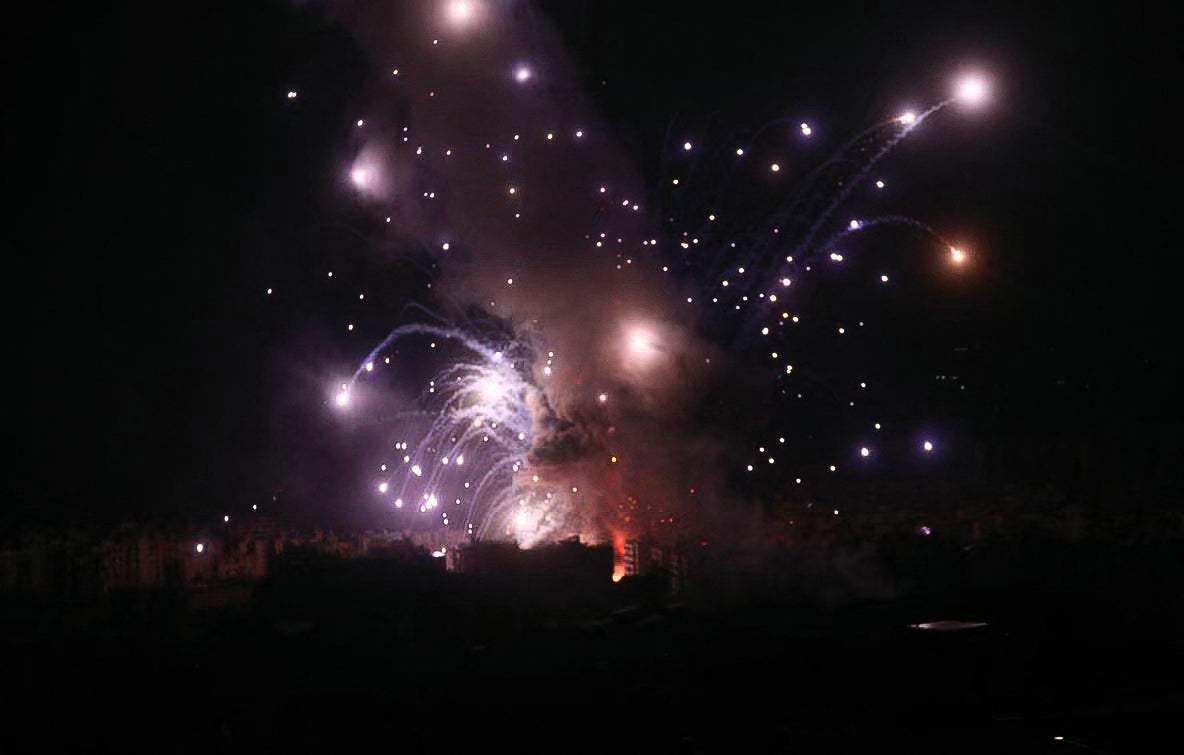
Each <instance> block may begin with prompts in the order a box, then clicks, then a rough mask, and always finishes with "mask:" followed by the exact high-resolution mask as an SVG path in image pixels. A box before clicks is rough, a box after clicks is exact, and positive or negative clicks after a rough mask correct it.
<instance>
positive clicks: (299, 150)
mask: <svg viewBox="0 0 1184 755" xmlns="http://www.w3.org/2000/svg"><path fill="white" fill-rule="evenodd" d="M1037 5H1039V6H1040V7H1036V6H1037ZM166 6H167V4H159V3H157V4H146V3H145V4H127V5H123V6H121V7H120V8H117V9H112V10H109V11H106V12H102V13H101V12H100V11H99V10H98V9H95V8H89V9H86V10H82V11H69V12H67V11H64V10H63V11H61V12H60V13H58V14H56V15H55V14H46V15H42V16H41V17H40V18H36V19H26V20H21V21H19V22H14V23H12V24H10V25H9V26H10V28H9V30H8V34H9V35H11V36H12V37H13V39H12V40H11V41H10V42H9V43H8V44H6V49H7V55H6V61H5V63H6V69H7V71H8V76H9V78H10V79H11V80H12V86H10V87H9V88H8V91H7V92H6V95H5V103H6V106H5V111H6V118H5V120H6V127H7V128H8V130H9V131H10V136H9V138H8V139H7V140H6V141H7V147H8V150H9V152H10V155H9V159H8V160H7V161H6V162H7V163H8V165H9V167H10V168H15V169H14V170H10V171H9V172H8V181H7V183H8V185H9V187H10V191H9V199H8V200H7V201H8V206H9V211H10V212H9V218H8V222H7V223H6V224H5V225H6V235H7V236H8V237H9V242H8V243H7V244H6V245H5V246H6V249H7V252H8V254H7V256H8V260H9V268H8V274H7V280H8V282H9V294H8V296H7V297H6V315H7V316H6V321H7V323H8V328H9V332H10V333H11V335H12V340H13V341H14V343H13V347H14V348H11V349H10V353H11V354H12V358H11V359H10V360H8V364H9V365H10V372H11V374H10V379H9V384H10V388H9V391H10V401H11V403H12V405H13V407H14V408H13V411H11V412H10V413H9V415H8V416H9V418H10V419H9V426H10V431H9V443H8V444H7V445H8V447H9V448H10V449H11V450H10V451H9V453H10V454H11V455H12V456H13V458H12V459H11V462H10V467H11V469H12V472H11V473H10V475H9V479H10V493H9V494H8V495H7V496H6V499H7V503H6V504H5V506H6V515H11V516H13V517H16V518H27V517H33V518H44V519H50V520H53V519H66V520H70V521H84V520H88V519H99V520H102V519H110V518H114V517H120V516H132V515H140V516H142V515H144V514H145V513H146V512H152V513H169V512H171V513H178V512H180V513H186V514H189V513H195V512H207V511H219V510H222V509H223V508H224V507H225V505H226V502H227V501H233V502H241V501H245V500H253V499H255V498H259V497H265V496H268V495H270V494H271V493H272V492H273V491H274V490H275V489H276V486H277V479H276V478H277V473H276V470H279V469H283V468H285V465H291V464H293V463H303V464H307V463H310V460H316V459H325V460H331V459H332V458H333V454H334V453H335V451H334V444H335V440H334V438H333V436H332V430H331V428H327V427H322V426H320V425H318V420H317V419H315V412H302V411H301V410H300V407H299V406H298V404H299V401H300V398H299V392H298V391H295V390H294V387H295V386H299V385H302V384H303V383H301V381H306V383H307V385H308V387H309V389H310V391H312V390H314V386H315V384H316V383H315V381H316V380H317V379H319V377H318V376H316V375H312V374H309V375H302V374H300V367H301V364H302V363H301V362H300V361H299V359H298V357H297V356H296V355H295V354H294V353H293V349H294V344H296V343H297V342H298V341H300V339H303V338H306V337H307V334H308V333H310V332H312V333H313V336H312V337H313V338H317V337H318V336H317V334H316V329H317V327H318V326H317V324H316V323H317V322H318V318H317V311H318V307H322V306H330V305H331V302H318V301H306V302H301V303H300V304H299V305H298V306H297V305H292V306H290V307H289V308H287V309H284V310H282V311H281V312H279V313H277V312H275V311H274V308H272V309H267V310H265V309H264V307H263V302H262V300H261V298H260V296H259V291H260V288H261V287H263V286H265V285H267V284H266V283H264V281H267V280H280V281H283V277H282V276H283V275H291V274H294V273H290V272H284V271H291V270H298V269H300V267H301V266H300V260H301V259H303V258H305V257H307V258H310V259H311V257H312V255H317V254H320V253H321V252H323V250H324V249H325V248H327V247H333V248H338V249H340V250H341V251H342V257H343V258H345V257H346V256H347V252H348V247H349V245H350V244H351V243H354V242H351V238H350V235H349V234H348V233H346V232H345V231H342V230H340V228H344V227H348V226H349V223H350V222H353V221H355V220H357V219H356V218H353V217H351V216H350V213H351V212H355V210H354V209H353V208H351V207H350V205H349V203H348V202H346V201H345V198H343V197H342V196H340V195H336V194H335V193H334V192H333V190H331V189H327V188H326V187H327V186H330V185H331V184H332V181H331V180H329V178H328V177H329V176H331V175H333V174H334V172H335V171H336V170H337V166H338V165H339V164H340V163H341V161H342V159H344V156H345V155H348V154H349V152H350V150H351V148H352V147H353V146H354V145H353V144H352V142H351V141H350V140H351V132H350V120H351V116H352V115H353V113H355V112H357V110H358V109H359V108H360V107H361V105H362V104H363V103H364V102H365V99H366V97H367V88H368V86H370V85H371V84H372V82H370V81H369V79H368V76H369V75H370V74H369V73H368V71H369V67H368V63H367V61H366V60H365V58H364V54H363V53H362V52H361V51H360V49H358V48H357V47H356V46H355V44H354V42H353V41H352V40H351V39H350V38H349V37H348V35H346V34H345V33H344V32H341V31H338V30H334V29H332V28H329V27H328V26H327V25H325V24H324V23H323V22H321V21H319V20H318V19H317V17H316V13H315V12H313V11H312V10H310V9H308V8H304V9H300V8H298V7H296V6H291V5H288V4H285V3H279V2H265V3H241V2H235V3H218V2H213V3H203V4H200V5H195V6H191V7H189V6H187V7H184V9H183V10H177V8H175V7H172V6H167V7H166ZM769 6H772V7H769ZM868 6H870V7H868ZM533 12H534V14H535V15H536V17H537V18H538V19H540V20H542V19H550V20H551V21H552V22H554V23H556V24H557V25H558V27H559V30H560V32H561V34H562V35H563V36H564V38H565V39H567V40H568V41H569V43H570V45H571V47H572V48H573V52H574V56H575V58H576V59H577V61H578V62H579V64H580V65H581V66H582V69H583V72H584V74H585V77H586V80H587V84H588V87H589V89H590V90H592V91H593V95H594V97H595V99H596V101H597V102H598V103H599V104H600V106H601V107H602V109H603V111H604V112H605V114H606V115H607V117H608V118H609V120H610V122H611V123H612V124H613V125H614V126H615V127H616V128H617V129H619V131H620V136H621V138H622V139H623V140H624V141H626V143H628V144H629V145H630V148H631V149H632V150H633V151H634V152H635V153H636V155H637V159H638V161H639V163H640V164H641V165H642V166H643V168H644V170H645V174H646V176H647V177H648V178H650V179H653V178H654V177H655V176H656V174H657V171H658V170H659V167H660V166H659V164H658V157H657V156H658V154H659V152H660V147H661V146H662V143H663V138H664V134H665V133H666V131H667V128H668V127H670V126H671V124H672V123H674V124H675V126H674V129H675V130H678V129H691V130H694V129H698V128H706V127H708V126H709V125H712V124H724V125H725V126H733V125H734V126H736V127H742V126H747V127H751V126H753V125H754V124H760V123H763V122H765V121H767V120H770V119H773V118H780V117H795V118H796V117H808V118H809V119H810V120H811V121H814V122H818V123H822V124H826V127H827V128H830V129H834V130H837V131H840V132H844V133H846V132H851V131H854V130H856V129H857V128H858V127H860V126H862V125H863V124H866V123H868V122H869V121H871V120H872V119H874V118H876V117H879V116H881V115H882V114H883V113H885V112H892V111H894V110H895V109H896V108H897V107H898V105H899V103H900V102H902V101H903V100H905V99H908V100H910V101H913V102H921V101H924V100H927V99H931V98H932V97H933V95H934V93H935V92H940V91H942V90H943V88H944V87H945V86H946V81H947V79H948V76H949V71H950V70H952V69H953V68H954V67H956V66H958V65H960V64H964V63H967V62H970V63H979V64H982V65H983V66H985V67H988V68H990V69H991V70H992V71H994V72H995V73H996V75H997V76H998V77H999V81H1000V87H999V89H1000V91H999V99H1000V101H999V102H998V103H997V104H996V105H993V106H992V107H991V108H990V110H989V111H988V112H986V113H983V114H981V116H976V117H974V118H953V119H950V122H949V123H947V124H946V125H943V128H942V137H941V138H940V139H938V138H934V139H928V140H918V143H913V144H909V145H908V146H907V148H906V149H905V150H904V151H903V152H902V155H901V156H900V157H898V158H897V159H895V160H894V162H893V166H892V168H891V169H892V170H893V171H896V172H898V173H899V174H900V175H901V176H902V180H901V183H907V186H908V189H907V192H908V194H907V195H906V196H904V197H903V198H902V204H903V205H905V206H906V207H907V208H908V209H909V210H914V211H915V214H918V215H920V216H922V217H924V218H925V219H926V220H927V221H928V222H931V223H932V224H934V225H935V226H941V227H944V228H965V229H967V230H968V232H972V233H973V237H974V238H975V239H976V240H979V243H981V245H982V247H984V248H985V249H986V250H987V251H986V252H985V253H984V261H985V262H987V263H989V264H988V265H986V266H985V268H984V269H983V270H982V272H981V277H980V278H979V283H980V284H981V285H980V286H979V287H978V288H977V290H975V291H974V292H972V293H970V294H967V293H966V292H965V291H961V292H959V291H950V290H944V289H940V288H938V289H935V290H932V291H928V292H927V293H928V294H929V296H928V300H929V302H930V303H929V304H928V305H926V307H927V308H924V309H922V310H919V311H913V312H912V313H911V314H910V313H909V312H903V311H902V312H901V313H900V317H901V318H902V322H909V323H924V322H934V321H935V320H936V321H937V322H938V324H937V325H936V326H935V328H934V331H935V333H936V335H935V336H934V338H936V339H937V340H936V342H937V343H939V344H942V346H943V347H944V346H948V345H949V344H950V343H953V342H954V341H956V340H958V339H964V340H967V341H968V342H969V343H970V344H971V345H973V346H975V348H976V352H975V353H976V356H975V360H976V365H977V366H976V369H977V370H978V371H979V374H978V378H979V380H980V385H981V386H982V392H981V393H976V403H977V404H979V410H982V411H985V409H983V407H988V406H989V407H991V410H992V412H993V414H992V416H993V417H995V418H996V421H998V417H1003V418H1004V420H1005V421H1003V426H1006V427H1008V428H1013V427H1024V428H1027V429H1026V430H1025V431H1024V432H1035V433H1038V434H1039V433H1048V434H1049V435H1050V436H1051V435H1059V434H1061V433H1062V432H1063V430H1064V428H1065V427H1073V428H1080V427H1088V428H1093V429H1092V430H1091V432H1098V433H1100V434H1101V435H1103V436H1105V437H1107V438H1109V439H1111V440H1112V441H1113V443H1111V444H1110V445H1109V446H1107V448H1117V449H1123V448H1125V449H1126V452H1125V453H1126V455H1125V456H1124V455H1122V453H1118V452H1117V451H1116V452H1115V453H1116V454H1117V455H1116V456H1115V457H1114V464H1115V465H1116V466H1122V465H1127V464H1129V463H1130V461H1131V459H1132V458H1137V457H1139V456H1142V455H1143V450H1142V448H1141V444H1142V443H1144V442H1147V443H1149V444H1150V445H1151V446H1153V447H1154V448H1153V449H1152V451H1153V452H1156V451H1154V449H1159V451H1162V443H1163V440H1162V439H1164V438H1171V437H1172V436H1173V434H1174V433H1175V431H1176V429H1177V428H1179V425H1180V419H1179V414H1178V411H1177V402H1176V401H1175V400H1174V397H1173V396H1172V394H1173V392H1174V391H1175V390H1176V386H1177V382H1176V381H1177V378H1178V376H1179V356H1178V353H1177V348H1176V347H1175V342H1176V341H1177V340H1178V338H1179V336H1178V334H1177V333H1176V331H1177V330H1178V325H1179V324H1180V317H1179V315H1178V303H1177V297H1176V296H1175V292H1176V289H1177V286H1178V284H1177V282H1176V280H1175V279H1174V277H1173V274H1172V272H1173V270H1174V268H1175V267H1176V266H1175V265H1174V264H1173V262H1174V257H1175V256H1176V255H1175V252H1176V250H1175V247H1176V243H1175V234H1174V233H1173V230H1174V223H1173V222H1172V221H1173V219H1174V216H1173V210H1174V207H1173V204H1174V202H1173V198H1174V197H1175V196H1176V194H1177V193H1178V192H1177V191H1176V190H1175V189H1174V187H1173V185H1172V184H1173V182H1174V180H1175V176H1176V175H1177V173H1176V170H1175V163H1176V162H1178V160H1177V149H1176V141H1177V139H1176V136H1175V132H1176V131H1177V130H1178V125H1177V124H1178V118H1177V117H1175V116H1173V115H1172V114H1170V110H1171V106H1172V105H1173V100H1178V95H1177V90H1178V88H1179V87H1178V84H1177V83H1176V82H1175V76H1176V70H1175V69H1176V66H1174V65H1173V63H1174V62H1175V60H1174V58H1175V57H1176V54H1175V51H1176V49H1177V48H1176V45H1175V40H1174V39H1173V33H1172V32H1173V30H1174V29H1177V28H1178V25H1176V24H1174V23H1171V22H1169V20H1168V18H1167V17H1166V15H1158V16H1157V15H1154V14H1152V13H1151V12H1149V11H1145V10H1140V9H1138V8H1136V7H1132V6H1130V5H1127V4H1124V5H1119V4H1108V5H1106V6H1105V7H1103V8H1101V9H1099V10H1086V5H1083V4H1080V3H1067V2H1066V3H1058V4H1047V5H1046V4H1035V3H1028V4H1024V5H1021V6H1019V9H1017V10H1000V9H999V8H998V7H997V5H996V4H993V3H992V4H987V3H958V2H952V3H951V2H943V3H932V4H929V5H928V6H925V5H904V4H900V3H892V4H880V5H875V4H864V3H821V2H819V3H809V4H805V3H800V4H799V3H794V4H767V3H727V4H715V5H708V4H695V3H685V2H684V3H670V4H666V3H637V2H545V3H542V4H540V5H538V6H536V8H535V10H534V11H533ZM293 80H298V81H300V82H301V86H302V88H304V89H307V90H316V91H318V93H319V95H320V96H318V97H317V98H316V99H315V100H312V99H311V98H310V101H309V102H308V103H307V104H306V105H305V108H306V109H305V110H304V112H303V113H302V115H303V117H302V119H301V120H300V121H299V122H298V125H294V123H293V119H291V118H288V117H286V116H287V113H286V111H285V110H284V104H285V103H284V102H283V100H282V92H284V91H286V89H287V88H288V86H289V83H290V82H291V81H293ZM602 82H603V83H602ZM905 176H907V181H906V180H905V178H904V177H905ZM334 218H340V219H341V222H340V223H339V224H337V223H335V222H334ZM339 226H340V228H339ZM955 295H956V296H959V297H962V299H961V300H962V305H960V306H956V307H955V306H953V305H949V306H947V305H948V304H949V302H948V299H949V297H951V296H955ZM965 296H971V297H973V298H972V301H973V303H974V306H973V307H968V306H966V300H965ZM943 312H945V313H947V314H948V315H949V316H948V317H942V313H943ZM935 315H937V316H936V317H935ZM909 318H912V319H909ZM320 338H321V340H322V341H324V342H326V343H327V342H328V339H326V338H324V337H323V336H320ZM302 342H304V343H306V341H302ZM319 342H321V341H318V343H319ZM326 348H329V347H326ZM892 348H895V347H894V346H893V347H892ZM889 350H890V351H891V350H892V349H891V348H890V349H889ZM323 356H324V358H325V360H326V361H328V362H337V363H341V364H347V363H349V362H350V361H352V360H353V359H355V358H356V357H357V356H358V355H356V354H350V353H325V354H324V355H323ZM305 366H306V365H305ZM294 376H295V377H294ZM1057 380H1063V381H1065V384H1064V386H1058V385H1057V384H1056V382H1055V381H1057ZM279 385H283V386H285V388H284V389H283V390H278V389H277V386H279ZM1086 386H1088V388H1087V387H1086ZM984 397H985V398H984ZM979 399H981V400H979ZM988 399H989V400H988ZM293 402H296V403H295V404H293ZM973 408H974V407H971V409H968V410H967V411H968V412H969V413H970V414H972V415H973V414H974V411H972V410H973ZM959 411H961V410H959ZM294 416H299V417H303V419H299V420H294V419H292V418H293V417H294ZM310 417H312V418H310ZM971 424H974V422H973V421H972V423H971ZM980 424H982V423H980ZM982 426H984V427H985V426H987V425H982ZM991 426H992V427H995V426H996V425H991ZM1097 428H1102V429H1101V430H1097ZM293 435H310V436H313V437H317V438H319V439H320V441H318V442H320V443H323V445H324V448H321V447H320V446H318V445H317V443H313V442H310V443H307V444H303V445H301V446H300V449H299V454H300V455H301V456H300V458H299V459H296V458H294V457H293V456H292V454H294V453H296V451H294V450H293V448H292V446H291V444H288V443H284V442H282V441H279V442H277V439H283V438H290V437H291V436H293ZM1157 439H1159V440H1157Z"/></svg>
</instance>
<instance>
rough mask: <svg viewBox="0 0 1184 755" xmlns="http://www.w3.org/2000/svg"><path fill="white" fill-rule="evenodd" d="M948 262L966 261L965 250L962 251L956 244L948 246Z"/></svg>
mask: <svg viewBox="0 0 1184 755" xmlns="http://www.w3.org/2000/svg"><path fill="white" fill-rule="evenodd" d="M950 262H953V263H954V264H955V265H961V264H963V263H965V262H966V252H964V251H962V250H961V249H959V248H958V247H956V246H951V247H950Z"/></svg>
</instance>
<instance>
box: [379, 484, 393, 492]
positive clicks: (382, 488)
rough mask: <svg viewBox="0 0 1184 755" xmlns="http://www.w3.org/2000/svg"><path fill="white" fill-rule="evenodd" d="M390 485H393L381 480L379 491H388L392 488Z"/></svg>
mask: <svg viewBox="0 0 1184 755" xmlns="http://www.w3.org/2000/svg"><path fill="white" fill-rule="evenodd" d="M390 487H391V486H390V485H389V484H387V483H385V482H380V483H378V492H379V493H385V492H386V491H388V490H390Z"/></svg>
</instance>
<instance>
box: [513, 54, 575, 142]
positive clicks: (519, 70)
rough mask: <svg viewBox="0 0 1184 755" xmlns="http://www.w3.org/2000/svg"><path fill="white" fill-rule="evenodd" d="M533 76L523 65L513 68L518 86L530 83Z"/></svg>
mask: <svg viewBox="0 0 1184 755" xmlns="http://www.w3.org/2000/svg"><path fill="white" fill-rule="evenodd" d="M533 76H534V72H533V71H531V70H530V66H528V65H526V64H525V63H522V64H519V65H517V66H515V67H514V81H517V82H518V83H519V84H525V83H526V82H528V81H530V80H531V78H532V77H533ZM580 135H581V132H577V133H576V136H580Z"/></svg>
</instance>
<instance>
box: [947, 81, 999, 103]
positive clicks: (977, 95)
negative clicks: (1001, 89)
mask: <svg viewBox="0 0 1184 755" xmlns="http://www.w3.org/2000/svg"><path fill="white" fill-rule="evenodd" d="M954 93H955V96H956V97H957V99H958V101H959V102H961V103H963V104H965V105H970V106H972V107H974V106H977V105H981V104H983V103H984V102H986V101H987V99H988V98H989V97H990V95H991V87H990V84H989V82H988V81H987V79H986V77H985V76H983V75H982V74H980V73H968V74H964V75H963V76H962V77H961V78H959V79H958V81H957V84H956V85H955V88H954Z"/></svg>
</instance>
